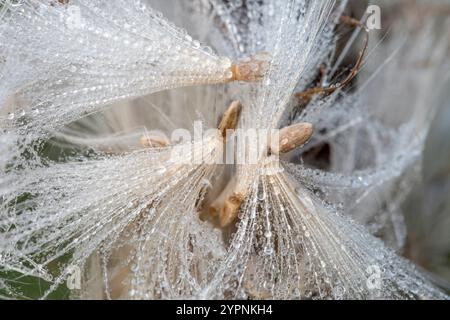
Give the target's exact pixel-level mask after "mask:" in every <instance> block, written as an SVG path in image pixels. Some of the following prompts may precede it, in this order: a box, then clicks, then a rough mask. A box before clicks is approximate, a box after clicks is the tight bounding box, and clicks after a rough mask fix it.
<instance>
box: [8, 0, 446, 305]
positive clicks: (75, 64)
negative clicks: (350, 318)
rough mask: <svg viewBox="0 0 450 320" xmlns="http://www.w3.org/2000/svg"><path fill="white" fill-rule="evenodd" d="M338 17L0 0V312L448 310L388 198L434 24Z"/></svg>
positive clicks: (424, 85)
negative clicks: (297, 305) (53, 301)
mask: <svg viewBox="0 0 450 320" xmlns="http://www.w3.org/2000/svg"><path fill="white" fill-rule="evenodd" d="M360 4H361V2H359V5H360ZM352 5H353V2H352V1H338V0H336V1H334V0H326V1H305V0H289V1H285V0H270V1H269V0H267V1H266V0H263V1H251V0H246V1H221V0H207V1H182V0H177V1H173V2H170V4H168V3H166V2H165V1H159V0H148V1H144V0H133V1H124V0H112V1H97V0H95V1H93V0H89V1H87V0H69V1H49V0H27V1H25V0H24V1H8V0H0V80H1V81H0V298H2V299H3V298H5V299H8V298H19V299H22V298H25V299H26V298H41V299H45V298H53V297H57V298H61V297H66V296H69V297H70V298H99V299H193V298H197V299H448V298H449V296H448V295H447V293H446V291H445V289H444V288H445V287H446V282H445V280H441V279H439V280H437V279H438V276H436V275H434V274H433V273H432V272H430V271H429V272H426V271H424V270H422V269H421V267H420V266H418V265H417V264H421V265H422V266H426V263H422V262H421V261H414V257H415V256H420V255H417V254H415V253H416V252H417V250H418V249H417V248H419V247H421V246H420V244H417V242H418V240H417V239H418V238H417V237H415V235H416V233H412V231H411V230H416V232H418V231H417V228H416V229H411V228H410V227H409V225H408V221H409V218H410V216H411V215H410V214H408V213H410V212H412V211H408V212H406V210H411V209H410V207H408V206H407V205H405V203H407V202H408V201H409V200H408V199H409V198H410V197H411V194H417V192H418V191H417V190H418V189H417V188H416V186H417V185H418V184H420V183H421V174H420V172H421V166H422V164H423V161H422V158H423V155H424V153H425V151H424V150H427V149H426V147H425V144H426V141H427V135H428V132H429V130H430V128H431V129H433V125H432V123H433V122H432V120H433V118H434V115H435V113H436V110H437V109H438V105H439V103H440V102H439V101H441V100H442V99H438V98H439V97H441V98H443V99H444V100H445V97H446V94H447V92H448V90H447V88H446V83H447V82H446V81H448V80H449V79H448V74H450V73H449V70H450V61H449V56H450V55H449V51H450V44H449V41H450V38H449V37H448V32H447V31H448V28H449V27H450V18H449V17H448V16H447V15H445V14H441V15H439V17H438V18H430V19H428V18H427V16H433V17H435V15H434V12H436V10H434V9H433V8H435V5H431V4H430V5H429V6H428V5H427V4H425V3H422V4H417V6H419V5H420V6H424V7H426V8H427V10H426V11H427V12H428V11H429V12H430V13H429V14H427V15H426V16H424V17H421V19H415V18H414V17H415V16H416V15H417V10H411V7H408V8H406V7H405V6H407V5H406V4H404V3H403V2H401V3H400V2H399V4H397V5H393V4H392V2H390V1H380V6H381V8H382V9H383V10H389V15H387V13H386V19H385V20H382V23H383V24H384V23H389V25H388V26H386V27H383V28H382V29H381V30H373V29H371V28H369V25H368V24H367V23H368V21H369V19H373V16H370V17H368V16H367V15H364V13H363V14H362V15H361V16H355V15H354V14H352V10H350V8H352ZM414 7H416V5H414ZM153 8H155V9H153ZM156 8H157V9H158V10H161V11H163V12H164V14H165V15H167V17H168V18H170V20H171V21H169V19H167V18H165V17H164V16H163V15H162V14H161V13H160V12H158V11H157V10H156ZM436 8H437V7H436ZM404 16H406V17H407V19H401V18H400V17H404ZM180 27H183V28H185V29H186V30H185V29H181V28H180ZM347 33H350V34H351V36H350V37H346V35H347ZM358 35H359V37H358ZM341 42H344V43H341ZM206 43H208V44H209V46H208V45H206ZM448 83H450V81H449V82H448ZM199 128H201V129H203V131H201V133H200V134H198V130H199ZM252 130H253V131H254V132H259V131H261V132H264V134H263V136H264V137H265V138H266V139H262V141H259V140H255V139H253V138H249V139H247V140H250V141H251V143H250V144H245V145H244V147H243V148H242V149H239V147H238V146H236V145H233V141H234V139H236V137H239V135H240V134H242V133H247V132H250V131H252ZM252 139H253V140H252ZM258 139H259V138H258ZM255 146H258V147H259V146H260V147H261V148H256V150H257V152H256V157H255V159H254V160H255V161H254V162H253V163H245V162H244V163H239V162H232V163H228V162H227V161H224V160H228V156H230V155H233V156H238V155H241V154H243V155H248V154H250V153H252V152H254V150H255ZM322 149H323V150H325V149H326V152H323V153H322V152H320V150H322ZM317 150H319V151H317ZM244 158H245V157H244ZM429 158H430V157H429V156H428V157H425V158H424V159H425V160H426V161H430V159H429ZM235 159H236V158H234V160H235ZM425 160H424V161H425ZM426 161H425V162H426ZM431 161H432V160H431ZM324 163H325V165H323V164H324ZM413 191H414V192H415V193H412V192H413ZM447 202H448V201H447ZM446 209H448V207H447V208H446ZM435 211H436V210H433V214H432V215H427V214H424V213H422V214H421V215H420V217H421V219H422V220H423V221H425V222H426V223H424V224H423V225H427V226H429V225H431V224H439V223H440V221H441V220H439V219H442V218H441V216H443V215H444V213H445V210H444V209H443V211H442V212H443V213H442V214H441V215H439V214H435V213H434V212H435ZM447 213H448V211H447ZM430 219H435V220H432V221H431V220H430ZM442 221H444V222H445V221H447V222H448V219H443V220H442ZM444 222H443V223H444ZM445 225H447V224H445ZM442 229H445V228H442ZM437 237H438V235H436V234H435V235H434V239H437ZM447 238H448V235H446V236H445V239H447ZM412 239H415V240H414V241H412ZM440 239H441V238H440ZM430 243H431V241H430ZM433 243H435V242H433ZM442 243H444V242H442ZM445 243H447V242H445ZM448 243H449V244H450V242H448ZM414 246H416V247H414ZM422 247H423V246H422ZM430 252H431V251H430ZM433 252H436V254H440V255H441V256H443V255H445V254H448V252H450V247H444V245H442V244H441V245H440V247H439V250H435V251H433ZM413 253H414V254H413ZM402 255H404V256H407V257H408V258H411V259H412V260H413V261H410V260H407V259H406V258H404V257H402ZM441 256H439V257H436V256H435V257H429V259H430V260H433V261H439V260H442V259H440V257H441ZM431 271H433V270H431ZM27 283H28V284H27Z"/></svg>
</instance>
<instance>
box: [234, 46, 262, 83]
mask: <svg viewBox="0 0 450 320" xmlns="http://www.w3.org/2000/svg"><path fill="white" fill-rule="evenodd" d="M268 67H269V55H268V54H267V53H265V52H262V53H258V54H256V55H254V56H252V57H250V58H247V59H244V60H242V61H239V62H236V63H234V64H232V66H231V72H232V73H233V76H232V77H231V78H230V81H245V82H255V81H258V80H260V79H261V78H263V77H264V75H265V74H266V72H267V69H268Z"/></svg>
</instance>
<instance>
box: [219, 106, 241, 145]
mask: <svg viewBox="0 0 450 320" xmlns="http://www.w3.org/2000/svg"><path fill="white" fill-rule="evenodd" d="M241 109H242V106H241V103H240V102H239V101H233V102H232V103H231V104H230V106H229V107H228V109H227V111H225V113H224V114H223V117H222V120H221V121H220V124H219V131H220V134H221V135H222V137H224V138H225V137H226V135H227V130H233V129H236V126H237V123H238V120H239V114H240V113H241Z"/></svg>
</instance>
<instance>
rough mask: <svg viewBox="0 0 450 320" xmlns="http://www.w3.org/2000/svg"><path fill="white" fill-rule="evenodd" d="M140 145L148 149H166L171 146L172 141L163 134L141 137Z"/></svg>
mask: <svg viewBox="0 0 450 320" xmlns="http://www.w3.org/2000/svg"><path fill="white" fill-rule="evenodd" d="M139 142H140V144H141V146H143V147H146V148H164V147H167V146H168V145H170V140H169V138H167V136H166V135H165V134H163V133H161V134H158V135H156V134H151V135H149V134H146V135H144V136H142V137H141V139H140V141H139Z"/></svg>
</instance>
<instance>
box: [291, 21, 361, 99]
mask: <svg viewBox="0 0 450 320" xmlns="http://www.w3.org/2000/svg"><path fill="white" fill-rule="evenodd" d="M340 21H341V23H343V24H346V25H349V26H352V27H357V28H362V29H363V30H364V31H365V34H366V36H365V39H364V46H363V49H362V50H361V51H360V53H359V56H358V59H357V61H356V63H355V66H354V67H353V68H352V70H351V72H350V74H349V75H348V76H347V77H346V78H345V79H344V80H343V81H342V82H340V83H338V84H334V85H331V86H329V87H322V86H317V87H314V88H311V89H308V90H306V91H303V92H298V93H296V94H295V96H296V97H297V98H299V99H300V100H301V101H302V102H303V103H308V102H309V101H311V99H312V98H313V97H314V96H316V95H329V94H332V93H333V92H335V91H336V90H338V89H341V88H343V87H345V86H347V85H348V84H349V83H350V82H351V81H352V80H353V79H354V78H355V76H356V75H357V74H358V72H359V70H360V69H361V65H362V62H363V59H364V56H365V54H366V51H367V47H368V45H369V30H368V29H367V28H366V26H365V25H364V24H363V23H362V22H361V21H359V20H356V19H354V18H351V17H348V16H342V17H341V18H340ZM321 73H322V74H324V71H323V67H322V70H321Z"/></svg>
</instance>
